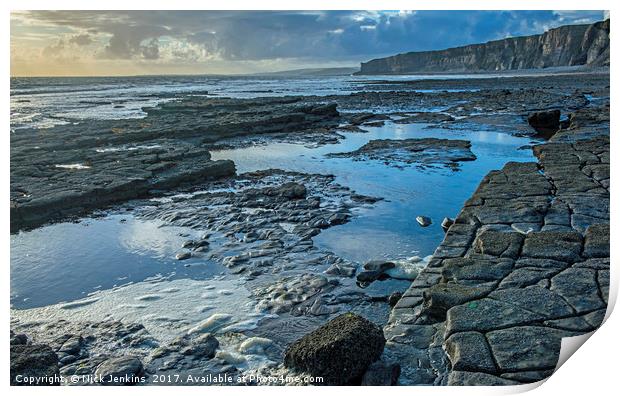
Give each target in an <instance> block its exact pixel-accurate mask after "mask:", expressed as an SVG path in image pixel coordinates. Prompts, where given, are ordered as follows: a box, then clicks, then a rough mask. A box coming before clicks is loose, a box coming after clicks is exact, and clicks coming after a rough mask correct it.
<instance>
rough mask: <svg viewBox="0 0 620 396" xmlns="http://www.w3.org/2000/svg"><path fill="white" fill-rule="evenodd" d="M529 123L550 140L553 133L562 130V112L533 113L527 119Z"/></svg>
mask: <svg viewBox="0 0 620 396" xmlns="http://www.w3.org/2000/svg"><path fill="white" fill-rule="evenodd" d="M527 123H528V124H530V126H531V127H532V128H534V129H535V130H536V131H537V132H539V133H540V134H544V136H548V137H547V138H549V137H551V136H552V133H553V132H556V131H557V130H558V129H560V110H550V111H539V112H536V113H532V114H530V115H529V116H528V117H527Z"/></svg>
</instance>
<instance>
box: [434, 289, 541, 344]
mask: <svg viewBox="0 0 620 396" xmlns="http://www.w3.org/2000/svg"><path fill="white" fill-rule="evenodd" d="M446 318H447V319H446V336H449V335H451V334H453V333H456V332H460V331H480V332H484V331H488V330H493V329H498V328H506V327H510V326H519V325H524V324H529V323H532V322H535V321H539V320H542V319H543V316H542V315H540V314H537V313H534V312H531V311H527V310H525V309H523V308H519V307H516V306H514V305H512V304H508V303H505V302H501V301H496V300H493V299H490V298H483V299H482V300H476V301H470V302H468V303H465V304H462V305H458V306H456V307H452V308H450V309H449V310H448V313H447V316H446Z"/></svg>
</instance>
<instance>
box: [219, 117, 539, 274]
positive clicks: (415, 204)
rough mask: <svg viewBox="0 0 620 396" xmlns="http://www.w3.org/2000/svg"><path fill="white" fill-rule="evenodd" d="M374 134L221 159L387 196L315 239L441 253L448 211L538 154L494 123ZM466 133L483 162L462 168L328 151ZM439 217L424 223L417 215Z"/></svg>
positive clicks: (359, 256)
mask: <svg viewBox="0 0 620 396" xmlns="http://www.w3.org/2000/svg"><path fill="white" fill-rule="evenodd" d="M366 130H367V132H366V133H358V132H351V133H349V132H347V133H342V134H343V135H344V139H343V140H341V141H340V142H339V143H338V144H332V145H326V146H322V147H318V148H309V147H305V146H303V145H298V144H289V143H274V144H267V145H256V146H251V147H246V148H238V149H232V150H220V151H214V152H213V153H212V157H213V158H214V159H231V160H233V161H234V162H235V164H236V166H237V172H239V173H242V172H249V171H255V170H260V169H268V168H279V169H284V170H291V171H297V172H310V173H323V174H333V175H335V176H336V181H337V182H338V183H340V184H342V185H345V186H348V187H350V188H352V189H353V190H355V191H356V192H357V193H359V194H364V195H370V196H376V197H381V198H383V199H384V200H383V201H381V202H378V203H377V204H376V205H375V207H374V208H372V209H364V210H362V211H358V213H357V216H356V217H354V218H353V219H352V221H350V222H349V223H347V224H344V225H341V226H338V227H333V228H329V229H327V230H324V231H323V232H321V234H319V235H318V236H317V237H315V238H314V240H315V242H316V243H317V244H319V245H322V246H324V247H326V248H327V249H329V250H331V251H333V252H334V253H336V254H338V255H340V256H341V257H344V258H347V259H349V260H353V261H359V262H363V261H367V260H370V259H379V258H389V259H395V258H405V257H409V256H413V255H418V256H422V257H423V256H427V255H430V254H432V253H433V251H434V250H435V248H436V247H437V245H438V244H439V243H440V242H441V240H442V238H443V235H444V233H443V230H442V228H441V226H440V224H441V221H442V220H443V218H444V217H455V216H456V215H457V214H458V212H459V210H460V209H461V207H462V205H463V203H464V202H465V200H467V198H469V196H470V195H471V194H472V193H473V192H474V190H475V189H476V187H477V186H478V184H479V183H480V181H481V180H482V178H483V177H484V176H485V175H486V174H487V173H488V172H489V171H490V170H493V169H500V168H502V167H503V166H504V164H505V163H507V162H510V161H521V162H523V161H534V160H535V159H534V157H533V155H532V152H531V150H530V149H529V148H528V149H520V148H522V147H523V146H526V145H528V144H529V143H530V142H531V139H529V138H524V137H518V136H513V135H510V134H506V133H502V132H493V131H489V130H451V129H443V128H433V127H430V126H429V125H426V124H395V123H391V122H388V123H386V124H385V125H384V126H381V127H367V128H366ZM428 137H435V138H444V139H446V138H447V139H464V140H469V141H471V143H472V147H471V151H472V152H473V153H474V154H475V155H476V156H477V159H476V160H475V161H471V162H462V163H460V165H459V168H458V170H456V171H455V170H451V169H446V168H443V167H436V168H425V169H421V168H419V167H416V166H415V165H410V166H406V167H403V168H395V167H391V166H387V165H386V164H384V163H383V162H381V161H355V160H353V159H351V158H326V157H325V155H326V154H329V153H338V152H348V151H353V150H356V149H358V148H359V147H361V146H362V145H364V144H366V143H368V142H369V141H370V140H374V139H409V138H428ZM419 215H424V216H428V217H431V219H432V220H433V224H432V225H430V226H428V227H425V228H422V227H420V226H419V224H418V223H417V222H416V220H415V218H416V216H419Z"/></svg>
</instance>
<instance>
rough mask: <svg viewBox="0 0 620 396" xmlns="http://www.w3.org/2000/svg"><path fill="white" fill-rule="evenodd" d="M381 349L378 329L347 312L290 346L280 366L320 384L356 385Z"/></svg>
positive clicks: (381, 342)
mask: <svg viewBox="0 0 620 396" xmlns="http://www.w3.org/2000/svg"><path fill="white" fill-rule="evenodd" d="M384 346H385V337H384V336H383V331H382V330H381V328H379V327H378V326H377V325H375V324H374V323H372V322H370V321H369V320H367V319H364V318H362V317H361V316H358V315H356V314H353V313H350V312H348V313H346V314H343V315H340V316H338V317H337V318H335V319H333V320H331V321H329V322H328V323H327V324H325V325H323V326H321V327H319V328H318V329H316V330H315V331H313V332H311V333H309V334H306V335H305V336H303V337H302V338H300V339H299V340H297V341H295V342H294V343H293V344H291V345H290V346H289V347H288V348H287V350H286V353H285V356H284V365H285V366H286V367H289V368H293V369H296V370H299V371H303V372H306V373H308V374H310V375H312V376H315V377H323V384H324V385H352V384H359V383H360V382H361V379H362V376H363V375H364V373H365V372H366V370H367V369H368V367H369V366H370V365H371V363H373V362H374V361H376V360H377V359H379V357H380V356H381V353H382V352H383V347H384Z"/></svg>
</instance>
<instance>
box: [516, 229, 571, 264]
mask: <svg viewBox="0 0 620 396" xmlns="http://www.w3.org/2000/svg"><path fill="white" fill-rule="evenodd" d="M581 244H582V237H581V234H579V233H578V232H555V231H541V232H533V233H530V234H528V235H527V237H526V238H525V242H524V244H523V252H522V255H523V256H525V257H533V258H546V259H553V260H561V261H566V262H569V263H571V262H575V261H577V260H578V259H579V254H580V253H581Z"/></svg>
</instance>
